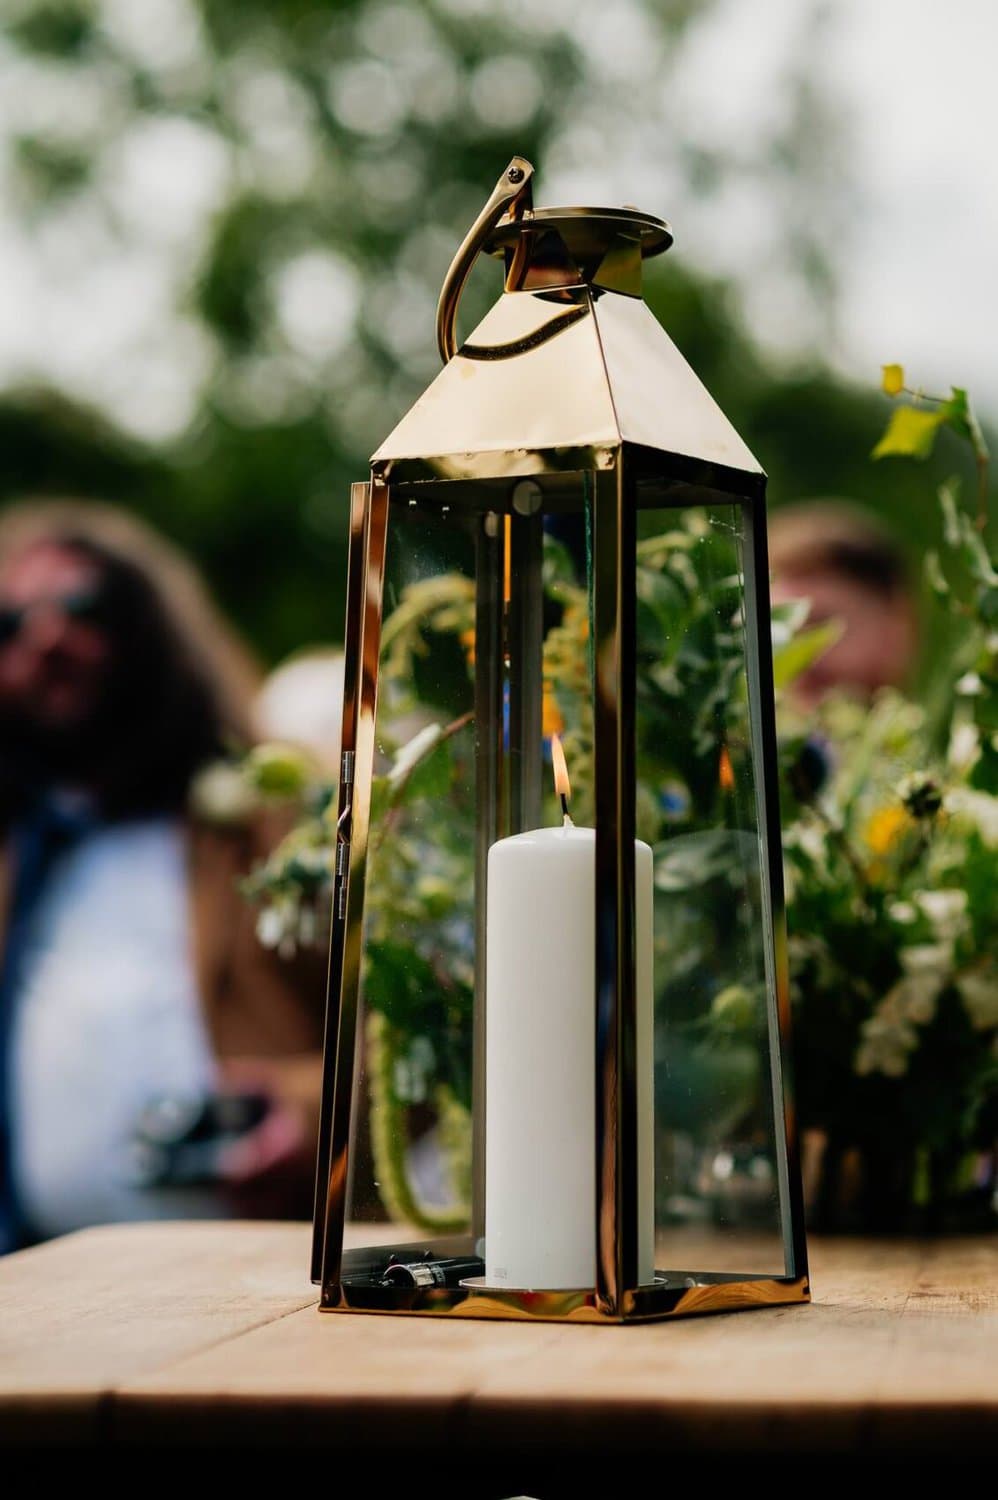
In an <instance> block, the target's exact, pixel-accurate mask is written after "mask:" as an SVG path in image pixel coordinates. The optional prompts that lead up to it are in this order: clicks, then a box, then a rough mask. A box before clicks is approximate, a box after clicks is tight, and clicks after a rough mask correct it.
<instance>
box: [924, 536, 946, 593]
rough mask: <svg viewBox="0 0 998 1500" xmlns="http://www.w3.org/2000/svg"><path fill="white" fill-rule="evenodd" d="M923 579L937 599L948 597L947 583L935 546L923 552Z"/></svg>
mask: <svg viewBox="0 0 998 1500" xmlns="http://www.w3.org/2000/svg"><path fill="white" fill-rule="evenodd" d="M925 581H926V583H927V584H928V585H929V588H930V589H931V590H932V592H933V593H934V594H935V595H936V597H937V598H938V599H946V598H948V597H949V591H950V588H949V583H948V582H947V579H946V575H945V573H944V572H943V569H942V564H941V563H940V561H939V553H938V552H937V551H936V550H935V548H933V549H932V550H931V551H930V552H926V554H925Z"/></svg>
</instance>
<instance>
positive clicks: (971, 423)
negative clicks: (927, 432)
mask: <svg viewBox="0 0 998 1500" xmlns="http://www.w3.org/2000/svg"><path fill="white" fill-rule="evenodd" d="M950 389H951V391H952V395H951V396H950V399H949V400H948V401H946V402H944V403H943V405H942V406H941V407H940V412H941V413H942V417H943V421H944V422H945V423H946V425H947V427H952V429H953V431H954V432H956V433H959V435H960V437H962V438H966V440H967V442H968V443H969V444H970V446H971V447H972V448H973V450H974V452H975V454H977V455H978V456H979V457H980V458H987V456H988V445H987V443H986V442H985V440H984V433H983V432H982V431H981V426H980V423H979V422H978V420H977V417H976V415H975V413H974V409H973V407H972V406H971V404H970V398H969V397H968V395H967V392H966V391H965V390H964V389H963V388H962V387H961V386H958V385H954V386H951V387H950Z"/></svg>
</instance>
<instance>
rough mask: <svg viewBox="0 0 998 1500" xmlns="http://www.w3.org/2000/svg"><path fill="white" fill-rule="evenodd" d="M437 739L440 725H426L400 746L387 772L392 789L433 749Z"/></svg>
mask: <svg viewBox="0 0 998 1500" xmlns="http://www.w3.org/2000/svg"><path fill="white" fill-rule="evenodd" d="M439 738H440V725H439V724H427V726H426V728H425V729H421V730H420V731H419V733H418V734H414V735H413V737H412V739H411V740H409V742H408V744H405V745H403V746H402V748H401V750H400V751H399V752H398V754H397V755H396V757H395V760H394V761H393V763H392V768H391V770H390V771H389V772H388V781H389V783H390V785H391V786H392V788H395V787H397V786H398V784H399V782H400V781H403V780H404V779H405V777H406V776H408V774H409V772H410V771H411V770H412V768H413V766H415V765H416V764H417V762H419V761H421V760H422V758H423V756H424V755H425V754H426V753H427V751H428V750H431V749H432V748H433V746H434V745H435V744H436V743H437V741H438V740H439Z"/></svg>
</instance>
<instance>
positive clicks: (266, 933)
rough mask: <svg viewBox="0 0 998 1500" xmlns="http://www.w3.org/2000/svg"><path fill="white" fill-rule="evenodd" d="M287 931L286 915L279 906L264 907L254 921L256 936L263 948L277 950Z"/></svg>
mask: <svg viewBox="0 0 998 1500" xmlns="http://www.w3.org/2000/svg"><path fill="white" fill-rule="evenodd" d="M287 930H288V925H287V913H286V912H284V911H283V910H282V909H281V908H280V907H279V906H265V907H264V908H263V910H262V911H261V912H260V914H259V916H258V917H257V919H256V935H257V937H258V938H259V940H260V942H261V943H262V944H263V946H264V947H265V948H279V947H280V946H281V944H282V943H283V942H284V940H285V937H286V935H287Z"/></svg>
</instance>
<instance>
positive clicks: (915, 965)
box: [898, 943, 953, 979]
mask: <svg viewBox="0 0 998 1500" xmlns="http://www.w3.org/2000/svg"><path fill="white" fill-rule="evenodd" d="M898 957H899V958H900V960H901V967H902V969H903V970H904V972H905V973H906V974H934V975H936V976H938V977H939V978H940V979H941V978H942V977H943V976H944V975H945V973H946V970H947V969H948V968H949V967H950V964H951V963H952V961H953V949H952V948H951V946H950V944H949V943H913V944H912V945H911V947H910V948H902V949H901V952H900V953H899V954H898Z"/></svg>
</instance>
